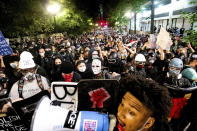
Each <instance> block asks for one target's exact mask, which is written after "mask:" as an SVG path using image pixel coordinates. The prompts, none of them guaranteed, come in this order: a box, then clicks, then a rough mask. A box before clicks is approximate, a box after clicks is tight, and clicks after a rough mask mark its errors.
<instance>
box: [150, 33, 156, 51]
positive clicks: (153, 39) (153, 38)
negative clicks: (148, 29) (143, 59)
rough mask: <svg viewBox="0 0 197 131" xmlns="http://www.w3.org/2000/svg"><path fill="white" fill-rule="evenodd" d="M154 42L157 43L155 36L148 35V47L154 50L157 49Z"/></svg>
mask: <svg viewBox="0 0 197 131" xmlns="http://www.w3.org/2000/svg"><path fill="white" fill-rule="evenodd" d="M156 41H157V38H156V36H155V35H154V34H150V38H149V43H150V45H149V46H150V48H151V49H154V48H156V47H157V44H156Z"/></svg>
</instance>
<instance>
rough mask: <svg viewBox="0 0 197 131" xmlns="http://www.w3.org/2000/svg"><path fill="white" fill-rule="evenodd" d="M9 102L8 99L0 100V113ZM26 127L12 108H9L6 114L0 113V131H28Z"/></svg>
mask: <svg viewBox="0 0 197 131" xmlns="http://www.w3.org/2000/svg"><path fill="white" fill-rule="evenodd" d="M8 102H9V99H8V98H5V99H1V100H0V111H2V109H3V108H5V106H4V105H5V104H7V103H8ZM28 130H29V129H28V127H27V126H26V125H25V124H24V122H23V121H22V120H21V119H20V116H19V115H18V114H17V113H16V111H15V110H14V108H11V107H9V108H8V109H7V112H6V113H4V112H0V131H28Z"/></svg>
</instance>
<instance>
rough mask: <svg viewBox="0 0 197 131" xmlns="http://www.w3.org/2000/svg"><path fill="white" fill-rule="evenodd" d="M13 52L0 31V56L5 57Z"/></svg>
mask: <svg viewBox="0 0 197 131" xmlns="http://www.w3.org/2000/svg"><path fill="white" fill-rule="evenodd" d="M12 53H13V51H12V49H11V47H10V46H9V44H8V43H7V41H6V40H5V38H4V36H3V34H2V32H1V31H0V55H2V56H6V55H10V54H12Z"/></svg>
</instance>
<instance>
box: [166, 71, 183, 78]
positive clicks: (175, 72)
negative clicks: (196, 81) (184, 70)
mask: <svg viewBox="0 0 197 131" xmlns="http://www.w3.org/2000/svg"><path fill="white" fill-rule="evenodd" d="M180 72H181V71H180V70H170V71H169V75H170V76H172V77H177V76H178V75H179V74H180Z"/></svg>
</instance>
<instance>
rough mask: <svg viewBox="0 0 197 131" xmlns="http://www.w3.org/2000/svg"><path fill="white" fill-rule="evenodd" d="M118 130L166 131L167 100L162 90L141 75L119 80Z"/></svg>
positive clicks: (164, 90) (167, 95)
mask: <svg viewBox="0 0 197 131" xmlns="http://www.w3.org/2000/svg"><path fill="white" fill-rule="evenodd" d="M120 88H121V93H120V99H121V102H120V104H119V107H118V112H117V120H118V124H117V128H118V129H117V130H118V131H170V127H169V125H168V120H167V119H168V116H169V113H170V110H171V97H170V95H169V92H168V90H167V89H166V88H164V87H161V86H160V85H159V84H157V83H155V82H154V81H152V80H148V79H146V78H144V77H141V76H126V77H124V78H122V79H121V80H120Z"/></svg>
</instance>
